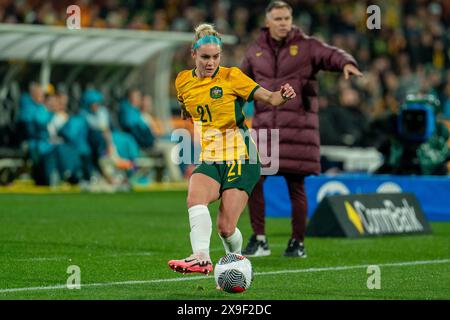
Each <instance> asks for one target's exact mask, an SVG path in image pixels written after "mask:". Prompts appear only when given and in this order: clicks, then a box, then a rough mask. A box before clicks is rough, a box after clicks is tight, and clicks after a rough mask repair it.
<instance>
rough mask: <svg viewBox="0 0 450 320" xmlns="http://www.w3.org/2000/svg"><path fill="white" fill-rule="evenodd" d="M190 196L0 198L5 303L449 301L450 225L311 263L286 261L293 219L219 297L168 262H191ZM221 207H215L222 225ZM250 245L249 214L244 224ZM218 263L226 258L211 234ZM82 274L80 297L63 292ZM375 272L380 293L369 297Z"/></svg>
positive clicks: (274, 226) (209, 284)
mask: <svg viewBox="0 0 450 320" xmlns="http://www.w3.org/2000/svg"><path fill="white" fill-rule="evenodd" d="M185 197H186V192H183V191H173V192H165V191H164V192H163V191H161V192H150V193H140V192H136V193H129V194H114V195H110V194H46V195H18V194H1V195H0V299H171V300H174V299H180V300H189V299H261V300H266V299H275V300H276V299H287V300H303V299H449V298H450V293H449V292H450V290H449V289H450V223H432V229H433V234H432V235H425V236H407V237H400V236H392V237H379V238H370V239H361V240H350V239H331V238H330V239H325V238H308V239H307V240H306V248H307V252H308V258H306V259H296V258H285V257H283V256H282V253H283V251H284V249H285V247H286V245H287V241H288V238H289V235H290V220H289V219H287V218H286V219H285V218H276V219H275V218H271V219H268V221H267V235H268V239H269V243H270V246H271V250H272V255H271V256H270V257H263V258H252V259H251V262H252V264H253V269H254V272H255V277H254V282H253V284H252V286H251V288H250V289H249V290H248V291H247V292H244V293H243V294H227V293H225V292H222V291H218V290H216V289H215V285H214V277H213V276H209V277H206V276H202V275H181V274H177V273H174V272H173V271H171V270H170V269H169V268H168V266H167V261H168V260H169V259H174V258H177V259H178V258H183V257H185V256H187V255H188V254H190V243H189V223H188V216H187V211H186V206H185ZM217 207H218V205H217V203H215V204H212V205H211V206H210V211H211V213H212V216H213V221H214V220H215V215H216V212H217ZM239 228H240V229H241V231H242V233H243V235H244V244H245V243H246V242H247V240H248V237H249V236H250V234H251V231H250V224H249V217H248V212H247V211H246V212H244V213H243V216H242V217H241V219H240V222H239ZM211 249H212V250H211V257H212V259H213V261H214V262H216V261H217V260H218V259H219V258H220V257H221V256H222V255H223V253H224V251H223V248H222V244H221V242H220V239H219V237H218V235H217V232H216V228H214V230H213V235H212V240H211ZM71 265H76V266H79V268H80V270H81V289H79V290H76V289H74V290H69V289H67V288H66V287H65V285H66V282H67V278H68V277H69V274H68V273H67V268H68V267H69V266H71ZM368 265H378V266H379V267H380V270H381V288H380V289H372V290H370V289H368V288H367V280H368V277H369V276H370V274H368V273H367V266H368Z"/></svg>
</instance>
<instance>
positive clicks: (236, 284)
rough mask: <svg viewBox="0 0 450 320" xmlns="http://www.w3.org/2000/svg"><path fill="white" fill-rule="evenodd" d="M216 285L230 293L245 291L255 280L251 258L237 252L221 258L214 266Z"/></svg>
mask: <svg viewBox="0 0 450 320" xmlns="http://www.w3.org/2000/svg"><path fill="white" fill-rule="evenodd" d="M214 279H215V280H216V285H217V286H218V287H220V288H221V289H222V290H223V291H225V292H229V293H238V292H244V291H245V290H247V289H248V288H250V285H251V283H252V280H253V269H252V264H251V263H250V260H248V259H247V258H246V257H244V256H243V255H240V254H237V253H228V254H227V255H226V256H224V257H222V258H220V259H219V262H217V264H216V267H215V268H214Z"/></svg>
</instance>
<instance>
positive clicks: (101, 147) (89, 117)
mask: <svg viewBox="0 0 450 320" xmlns="http://www.w3.org/2000/svg"><path fill="white" fill-rule="evenodd" d="M102 103H103V95H102V94H101V93H100V92H99V91H96V90H92V89H89V90H87V91H85V92H84V93H83V96H82V105H81V108H80V109H81V111H80V115H81V116H82V117H83V118H84V120H85V121H86V123H87V127H88V131H89V132H88V141H89V146H90V148H91V155H92V159H93V162H94V165H95V166H96V168H97V169H98V171H99V172H100V173H101V174H102V175H103V176H104V178H105V179H106V180H107V181H108V182H109V183H111V184H113V185H119V184H122V183H128V179H127V176H126V175H121V174H120V173H123V172H126V173H130V170H131V169H133V160H134V159H136V158H137V157H138V155H139V147H138V145H137V143H136V141H135V140H134V139H133V137H131V136H130V135H128V134H127V133H124V132H119V131H117V130H114V129H113V127H112V124H111V118H110V114H109V111H108V109H107V108H106V107H105V106H103V105H102Z"/></svg>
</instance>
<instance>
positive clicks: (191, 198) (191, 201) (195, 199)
mask: <svg viewBox="0 0 450 320" xmlns="http://www.w3.org/2000/svg"><path fill="white" fill-rule="evenodd" d="M186 203H187V207H188V208H191V207H193V206H196V205H199V204H203V205H208V202H207V201H206V199H203V198H202V197H199V196H197V195H192V194H188V196H187V199H186Z"/></svg>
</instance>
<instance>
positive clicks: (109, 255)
mask: <svg viewBox="0 0 450 320" xmlns="http://www.w3.org/2000/svg"><path fill="white" fill-rule="evenodd" d="M152 255H153V253H152V252H130V253H112V254H104V255H97V256H95V258H120V257H143V256H152ZM89 258H91V257H89ZM60 260H72V259H71V258H70V257H47V258H46V257H36V258H18V259H15V261H29V262H33V261H60Z"/></svg>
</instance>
